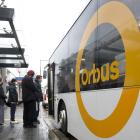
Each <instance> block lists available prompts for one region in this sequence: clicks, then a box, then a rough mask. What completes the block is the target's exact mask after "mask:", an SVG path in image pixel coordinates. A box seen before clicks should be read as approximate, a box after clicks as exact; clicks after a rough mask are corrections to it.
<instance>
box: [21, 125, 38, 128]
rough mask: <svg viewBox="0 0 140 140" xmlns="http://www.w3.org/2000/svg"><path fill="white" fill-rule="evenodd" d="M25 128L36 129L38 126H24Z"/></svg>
mask: <svg viewBox="0 0 140 140" xmlns="http://www.w3.org/2000/svg"><path fill="white" fill-rule="evenodd" d="M23 127H24V128H36V127H37V126H36V125H23Z"/></svg>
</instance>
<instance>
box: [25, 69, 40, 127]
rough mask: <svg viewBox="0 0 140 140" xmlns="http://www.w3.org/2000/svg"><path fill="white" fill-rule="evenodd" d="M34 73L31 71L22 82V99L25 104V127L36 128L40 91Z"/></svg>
mask: <svg viewBox="0 0 140 140" xmlns="http://www.w3.org/2000/svg"><path fill="white" fill-rule="evenodd" d="M34 74H35V73H34V71H32V70H29V71H28V72H27V75H26V76H25V77H24V78H23V80H22V99H23V104H24V111H23V123H24V124H23V127H25V128H35V127H36V126H35V125H34V124H33V123H34V120H35V116H36V100H37V96H36V92H37V91H38V90H37V88H36V87H35V85H34V82H33V76H34Z"/></svg>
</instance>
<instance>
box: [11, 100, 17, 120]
mask: <svg viewBox="0 0 140 140" xmlns="http://www.w3.org/2000/svg"><path fill="white" fill-rule="evenodd" d="M15 112H16V103H11V107H10V115H11V121H15Z"/></svg>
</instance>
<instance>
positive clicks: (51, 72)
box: [48, 63, 55, 116]
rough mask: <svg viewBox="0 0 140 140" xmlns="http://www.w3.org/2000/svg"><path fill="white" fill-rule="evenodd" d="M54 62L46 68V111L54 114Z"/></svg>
mask: <svg viewBox="0 0 140 140" xmlns="http://www.w3.org/2000/svg"><path fill="white" fill-rule="evenodd" d="M54 78H55V63H52V64H51V65H50V66H49V68H48V113H49V115H53V116H54V81H55V79H54Z"/></svg>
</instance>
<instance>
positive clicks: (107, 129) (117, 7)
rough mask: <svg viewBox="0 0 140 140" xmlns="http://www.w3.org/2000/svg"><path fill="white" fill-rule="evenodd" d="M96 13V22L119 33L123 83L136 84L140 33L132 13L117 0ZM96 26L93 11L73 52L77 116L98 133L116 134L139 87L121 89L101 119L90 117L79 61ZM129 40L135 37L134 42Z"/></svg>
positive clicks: (103, 135)
mask: <svg viewBox="0 0 140 140" xmlns="http://www.w3.org/2000/svg"><path fill="white" fill-rule="evenodd" d="M98 15H99V17H98V25H101V24H103V23H110V24H112V25H113V26H114V27H115V28H116V29H117V30H118V32H119V34H120V35H121V38H122V41H123V44H124V47H125V56H126V73H125V74H126V75H125V81H124V85H125V86H129V85H138V83H139V82H140V76H138V75H139V72H140V66H139V65H138V64H139V62H138V58H137V56H138V53H139V52H140V43H139V42H140V33H139V29H138V25H137V22H136V19H135V17H134V15H133V14H132V12H131V11H130V10H129V8H128V7H127V6H126V5H124V4H123V3H121V2H117V1H112V2H108V3H106V4H105V5H103V6H102V7H101V8H99V9H98ZM96 26H97V12H96V13H95V14H94V15H93V16H92V18H91V19H90V20H89V22H88V24H87V27H86V29H85V32H84V34H83V37H82V40H81V44H80V48H79V52H78V55H77V60H76V78H75V87H76V98H77V103H78V107H79V111H80V114H81V117H82V119H83V121H84V123H85V124H86V126H87V128H88V129H89V130H90V131H91V132H92V133H94V134H95V135H96V136H98V137H102V138H108V137H112V136H113V135H115V134H117V133H118V132H119V131H120V130H121V129H122V128H123V127H124V126H125V124H126V123H127V121H128V120H129V118H130V116H131V114H132V112H133V110H134V107H135V104H136V102H137V98H138V94H139V88H136V87H135V88H127V89H123V91H122V94H121V98H120V100H119V102H118V104H117V106H116V108H115V109H114V111H113V112H112V114H111V115H110V116H109V117H107V118H106V119H104V120H97V119H94V118H93V117H92V116H90V114H89V113H88V112H87V110H86V108H85V106H84V104H83V101H82V97H81V93H80V78H79V76H80V65H81V59H82V55H83V51H84V49H85V46H86V44H87V41H88V39H89V37H90V36H91V33H92V32H93V31H94V30H95V28H96ZM128 29H129V30H128ZM131 29H132V30H131ZM130 37H131V38H130ZM133 40H137V42H136V41H133ZM118 47H119V46H118Z"/></svg>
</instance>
